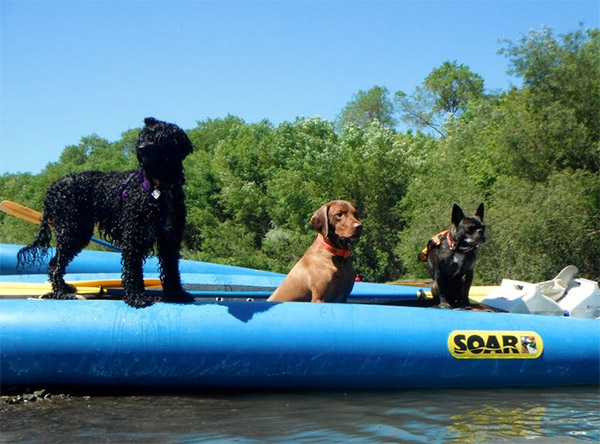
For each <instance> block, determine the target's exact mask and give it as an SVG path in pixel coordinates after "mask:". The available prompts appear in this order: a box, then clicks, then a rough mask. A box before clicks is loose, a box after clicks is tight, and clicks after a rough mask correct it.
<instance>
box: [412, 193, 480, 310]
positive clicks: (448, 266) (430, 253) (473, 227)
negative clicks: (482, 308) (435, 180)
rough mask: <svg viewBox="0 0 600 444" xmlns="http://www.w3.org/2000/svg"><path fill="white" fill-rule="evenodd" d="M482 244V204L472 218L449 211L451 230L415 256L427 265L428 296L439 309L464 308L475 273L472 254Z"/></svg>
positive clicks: (441, 234) (459, 211) (454, 209)
mask: <svg viewBox="0 0 600 444" xmlns="http://www.w3.org/2000/svg"><path fill="white" fill-rule="evenodd" d="M483 242H485V224H484V223H483V203H481V204H480V205H479V207H478V208H477V211H476V213H475V215H474V216H468V217H465V213H464V212H463V210H462V208H461V207H459V206H458V205H456V204H454V206H453V207H452V227H450V229H449V230H446V231H444V232H442V233H440V234H438V235H437V236H435V237H434V238H432V239H431V240H430V241H429V243H428V244H427V247H426V248H425V250H423V252H422V253H421V254H420V255H419V259H420V260H422V261H425V260H426V261H427V263H428V265H429V273H430V274H431V278H432V279H433V285H432V287H431V293H432V294H433V299H434V303H435V305H436V306H437V307H439V308H468V307H469V290H470V289H471V283H472V282H473V271H474V269H475V259H476V254H475V250H476V249H477V247H479V245H480V244H482V243H483Z"/></svg>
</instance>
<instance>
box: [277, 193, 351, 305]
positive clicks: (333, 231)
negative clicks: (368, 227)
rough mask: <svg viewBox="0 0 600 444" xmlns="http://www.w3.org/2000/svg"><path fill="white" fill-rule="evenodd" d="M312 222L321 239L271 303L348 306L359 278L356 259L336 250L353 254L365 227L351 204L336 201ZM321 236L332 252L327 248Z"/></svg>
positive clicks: (293, 270) (290, 274) (287, 279)
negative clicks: (354, 245)
mask: <svg viewBox="0 0 600 444" xmlns="http://www.w3.org/2000/svg"><path fill="white" fill-rule="evenodd" d="M310 222H311V225H312V227H313V228H314V229H315V230H316V231H317V232H318V233H319V235H318V236H317V238H316V239H315V241H314V242H313V244H312V245H311V246H310V247H309V248H308V250H307V251H306V253H304V256H302V258H301V259H300V260H299V261H298V262H297V263H296V265H294V267H293V268H292V270H291V271H290V272H289V274H288V275H287V277H286V278H285V279H284V281H283V282H282V283H281V285H280V286H279V288H277V290H275V292H274V293H273V294H272V295H271V296H270V297H269V299H268V300H269V301H280V302H291V301H296V302H346V300H347V299H348V295H349V294H350V292H351V291H352V288H353V287H354V280H355V278H356V272H355V271H354V268H353V266H352V259H351V257H350V256H349V255H348V257H343V256H341V255H339V254H336V252H332V250H333V249H338V250H341V251H348V252H349V251H350V249H351V248H352V241H354V240H356V239H358V238H359V237H360V235H361V233H362V224H361V222H360V221H359V220H358V218H357V217H356V208H355V207H354V205H353V204H352V203H350V202H347V201H344V200H334V201H331V202H329V203H327V204H325V205H323V206H322V207H321V208H319V209H318V210H317V211H316V212H315V214H313V216H312V218H311V220H310ZM320 236H322V238H323V239H325V241H326V242H327V244H329V245H330V246H331V247H332V248H326V247H324V246H323V243H322V242H323V241H322V240H321V239H320Z"/></svg>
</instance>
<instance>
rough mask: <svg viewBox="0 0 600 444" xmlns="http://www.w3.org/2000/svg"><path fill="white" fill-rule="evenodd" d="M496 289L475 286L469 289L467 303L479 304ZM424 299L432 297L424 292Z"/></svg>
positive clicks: (429, 292) (490, 286) (488, 286)
mask: <svg viewBox="0 0 600 444" xmlns="http://www.w3.org/2000/svg"><path fill="white" fill-rule="evenodd" d="M496 288H498V286H496V285H480V286H477V285H475V286H473V287H471V290H470V291H469V301H470V302H471V303H472V304H479V303H481V301H482V300H483V299H485V297H486V296H487V295H488V294H490V293H491V292H492V291H493V290H495V289H496ZM425 298H427V299H433V295H432V294H431V291H426V292H425Z"/></svg>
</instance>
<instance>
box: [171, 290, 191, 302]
mask: <svg viewBox="0 0 600 444" xmlns="http://www.w3.org/2000/svg"><path fill="white" fill-rule="evenodd" d="M165 302H172V303H175V304H189V303H191V302H194V296H192V295H191V294H189V293H188V292H187V291H185V290H181V291H178V292H175V293H170V294H165Z"/></svg>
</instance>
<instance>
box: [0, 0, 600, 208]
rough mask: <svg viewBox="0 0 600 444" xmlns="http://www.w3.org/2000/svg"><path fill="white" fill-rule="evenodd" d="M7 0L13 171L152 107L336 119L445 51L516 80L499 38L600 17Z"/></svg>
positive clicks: (593, 10) (253, 117)
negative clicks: (362, 97) (357, 100)
mask: <svg viewBox="0 0 600 444" xmlns="http://www.w3.org/2000/svg"><path fill="white" fill-rule="evenodd" d="M0 5H1V6H0V7H1V9H0V17H1V23H0V25H1V31H0V32H1V35H0V38H1V52H0V54H1V55H0V57H1V60H0V70H1V78H0V81H1V83H0V87H1V89H0V174H3V173H6V172H10V173H14V172H33V173H38V172H40V171H41V170H42V169H43V168H44V167H45V166H46V164H47V163H48V162H54V161H56V160H58V158H59V156H60V153H61V152H62V150H63V148H64V147H65V146H68V145H73V144H77V143H78V142H79V140H80V138H81V137H82V136H87V135H90V134H97V135H99V136H101V137H104V138H106V139H108V140H111V141H113V140H117V139H119V138H120V135H121V133H122V132H124V131H126V130H128V129H130V128H138V127H141V126H142V121H143V118H144V117H147V116H155V117H157V118H159V119H162V120H167V121H171V122H175V123H177V124H179V125H180V126H181V127H183V128H184V129H191V128H193V127H195V126H196V123H197V122H198V121H202V120H205V119H207V118H213V119H214V118H220V117H224V116H226V115H227V114H233V115H236V116H238V117H241V118H243V119H244V120H245V121H246V122H256V121H259V120H261V119H268V120H270V121H271V122H272V123H274V124H278V123H280V122H282V121H286V120H287V121H293V120H294V119H295V118H296V117H314V116H319V117H321V118H323V119H327V120H333V119H334V118H335V117H336V115H337V114H338V113H339V112H340V110H341V109H342V108H343V107H344V105H345V104H346V103H347V102H348V101H349V100H350V99H351V98H352V95H353V94H355V93H356V92H358V91H359V90H367V89H369V88H371V87H373V86H375V85H379V86H384V87H386V88H388V90H390V92H392V93H393V92H395V91H398V90H402V91H405V92H408V93H410V92H412V91H413V90H414V88H415V87H416V86H418V85H419V84H420V83H421V82H422V81H423V79H424V78H425V77H426V76H427V75H428V74H429V73H430V72H431V70H432V69H434V68H435V67H438V66H439V65H441V64H442V63H443V62H444V61H446V60H457V61H458V62H459V63H462V64H466V65H468V66H469V67H470V68H471V70H472V71H474V72H476V73H478V74H479V75H481V76H482V77H483V78H484V80H485V86H486V88H487V89H488V90H497V89H506V88H508V87H509V86H510V85H511V83H513V84H515V83H517V82H516V80H515V79H511V78H510V77H509V76H508V74H507V73H506V71H507V67H508V63H507V60H506V58H505V57H504V56H501V55H497V53H496V52H497V50H498V49H499V48H500V47H501V46H502V45H501V44H500V43H499V40H500V39H502V38H503V37H506V38H509V39H511V40H513V41H517V40H518V38H519V37H520V36H521V35H523V34H527V33H528V32H529V30H530V29H537V30H539V29H540V27H541V26H542V25H547V26H550V27H551V28H553V29H554V31H555V34H563V33H565V32H568V31H572V30H575V29H577V28H578V26H579V23H580V22H583V23H584V26H585V27H598V26H599V24H600V23H599V22H600V6H599V5H600V2H599V1H598V0H594V1H585V0H569V1H368V2H367V1H365V2H362V1H352V2H350V1H312V2H300V1H296V2H292V1H262V2H255V1H243V2H232V1H221V2H209V1H172V2H169V1H49V0H47V1H11V0H0ZM0 197H1V196H0Z"/></svg>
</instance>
